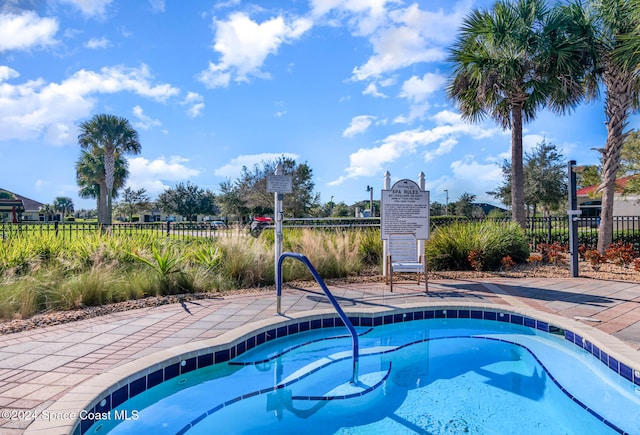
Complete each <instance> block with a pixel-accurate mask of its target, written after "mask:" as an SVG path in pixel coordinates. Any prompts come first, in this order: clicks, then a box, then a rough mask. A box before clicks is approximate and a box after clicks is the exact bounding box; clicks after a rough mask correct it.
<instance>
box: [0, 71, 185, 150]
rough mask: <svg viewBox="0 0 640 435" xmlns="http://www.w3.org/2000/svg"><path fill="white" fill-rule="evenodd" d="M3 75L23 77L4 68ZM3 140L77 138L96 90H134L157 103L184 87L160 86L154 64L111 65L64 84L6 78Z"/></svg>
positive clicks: (0, 109)
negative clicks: (152, 68) (16, 81)
mask: <svg viewBox="0 0 640 435" xmlns="http://www.w3.org/2000/svg"><path fill="white" fill-rule="evenodd" d="M0 71H4V73H2V72H0V77H2V78H5V79H6V78H11V77H14V78H15V77H17V74H18V73H17V72H16V71H14V70H11V69H10V68H9V69H2V70H0ZM0 83H2V86H0V100H1V101H2V102H3V103H2V104H1V105H0V140H8V139H22V140H26V139H36V138H39V137H43V138H45V139H46V140H47V141H48V142H51V143H69V142H72V141H75V136H76V133H75V131H76V127H75V124H76V123H77V122H78V121H79V120H81V119H83V118H86V117H88V116H89V115H90V114H91V111H92V109H93V108H94V106H95V104H96V101H95V99H94V98H93V96H94V95H96V94H111V93H117V92H131V93H134V94H137V95H139V96H142V97H145V98H150V99H152V100H155V101H165V100H166V99H168V98H170V97H171V96H174V95H176V94H178V92H179V90H178V89H177V88H174V87H173V86H171V85H168V84H154V83H153V77H152V75H151V73H150V72H149V70H148V68H147V67H146V66H145V65H143V66H142V67H140V68H125V67H123V66H115V67H105V68H102V69H101V70H100V71H98V72H96V71H88V70H80V71H78V72H76V73H75V74H73V75H72V76H71V77H69V78H68V79H66V80H64V81H62V82H60V83H53V82H52V83H47V82H45V80H44V79H41V78H39V79H36V80H29V81H26V82H23V83H19V84H16V85H13V84H9V83H7V82H0Z"/></svg>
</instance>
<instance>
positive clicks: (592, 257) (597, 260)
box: [584, 249, 607, 272]
mask: <svg viewBox="0 0 640 435" xmlns="http://www.w3.org/2000/svg"><path fill="white" fill-rule="evenodd" d="M584 258H585V259H586V260H587V261H588V262H589V263H590V264H591V268H592V269H593V270H595V271H596V272H597V271H598V270H600V266H601V265H602V263H604V262H605V261H607V259H606V257H605V256H604V255H602V254H601V253H600V251H598V250H597V249H589V250H587V251H585V253H584Z"/></svg>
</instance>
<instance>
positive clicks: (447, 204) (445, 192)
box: [444, 189, 449, 216]
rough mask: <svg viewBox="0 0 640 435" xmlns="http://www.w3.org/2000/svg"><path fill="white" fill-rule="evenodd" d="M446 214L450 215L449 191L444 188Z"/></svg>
mask: <svg viewBox="0 0 640 435" xmlns="http://www.w3.org/2000/svg"><path fill="white" fill-rule="evenodd" d="M444 194H445V197H444V215H445V216H449V191H448V190H447V189H444Z"/></svg>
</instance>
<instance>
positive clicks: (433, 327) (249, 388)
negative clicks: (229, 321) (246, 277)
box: [89, 319, 640, 435]
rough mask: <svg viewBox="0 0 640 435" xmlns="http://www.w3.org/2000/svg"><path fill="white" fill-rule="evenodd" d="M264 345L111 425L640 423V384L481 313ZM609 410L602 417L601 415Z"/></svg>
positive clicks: (140, 401)
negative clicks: (356, 341)
mask: <svg viewBox="0 0 640 435" xmlns="http://www.w3.org/2000/svg"><path fill="white" fill-rule="evenodd" d="M357 330H358V333H359V335H360V367H359V383H358V384H357V385H352V384H350V382H349V380H350V379H351V375H352V359H351V338H350V337H348V336H345V334H346V332H345V331H346V329H345V328H344V327H342V328H325V329H321V330H313V331H307V332H302V333H298V334H294V335H290V336H287V337H285V338H282V339H277V340H273V341H270V342H267V343H265V344H262V345H260V346H257V347H255V348H253V349H251V350H250V351H247V352H245V353H243V354H241V355H240V356H239V357H237V358H235V359H233V360H231V361H230V362H226V363H221V364H214V365H211V366H209V367H206V368H202V369H198V370H194V371H191V372H189V373H186V374H183V375H180V376H177V377H175V378H173V379H171V380H169V381H165V382H162V383H161V384H159V385H157V386H154V387H153V388H149V389H148V390H146V391H144V392H143V393H140V394H138V395H137V396H135V397H133V398H131V399H129V400H127V401H126V402H125V403H123V404H122V405H120V406H119V407H117V408H116V409H115V410H114V412H120V413H121V414H120V415H124V414H123V412H124V411H126V412H127V415H136V417H137V418H135V419H129V420H126V421H114V420H110V421H103V422H96V423H95V424H94V425H93V426H92V427H91V429H90V430H89V433H107V432H108V433H113V434H129V433H135V434H146V433H148V434H157V433H188V434H211V433H219V434H242V433H247V434H253V433H260V434H267V433H273V434H284V433H305V434H333V433H335V434H376V433H380V434H404V433H419V434H460V433H469V434H507V433H509V434H516V433H518V434H545V435H546V434H614V433H630V434H633V433H640V412H639V410H640V397H639V395H638V394H639V393H638V391H637V387H636V386H635V385H634V384H633V383H631V382H629V381H627V380H626V379H624V378H622V377H620V376H619V375H617V374H615V373H613V372H612V371H611V370H609V369H608V368H607V367H606V366H605V365H603V364H602V363H601V362H600V361H599V360H598V359H596V358H595V357H594V356H593V355H591V354H590V353H588V352H586V351H584V350H583V349H582V348H579V347H578V346H576V345H574V344H572V343H570V342H568V341H567V340H565V339H564V338H563V337H559V336H555V335H553V334H549V333H546V332H541V331H539V330H536V329H532V328H529V327H526V326H520V325H514V324H509V323H501V322H495V321H488V320H476V319H429V320H415V321H410V322H404V323H397V324H391V325H384V326H376V327H373V328H368V327H358V328H357ZM603 420H604V421H603Z"/></svg>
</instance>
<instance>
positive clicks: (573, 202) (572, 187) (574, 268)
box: [567, 160, 582, 278]
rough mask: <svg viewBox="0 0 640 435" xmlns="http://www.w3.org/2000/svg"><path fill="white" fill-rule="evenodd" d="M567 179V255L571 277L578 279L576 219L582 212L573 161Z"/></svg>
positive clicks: (577, 169)
mask: <svg viewBox="0 0 640 435" xmlns="http://www.w3.org/2000/svg"><path fill="white" fill-rule="evenodd" d="M567 166H568V178H569V210H568V211H567V214H568V215H569V253H570V255H571V277H572V278H577V277H578V270H579V268H578V222H577V221H578V219H579V217H578V216H580V214H582V210H579V209H578V196H577V180H576V172H580V169H581V168H580V167H579V166H576V161H575V160H570V161H569V163H568V165H567Z"/></svg>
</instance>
